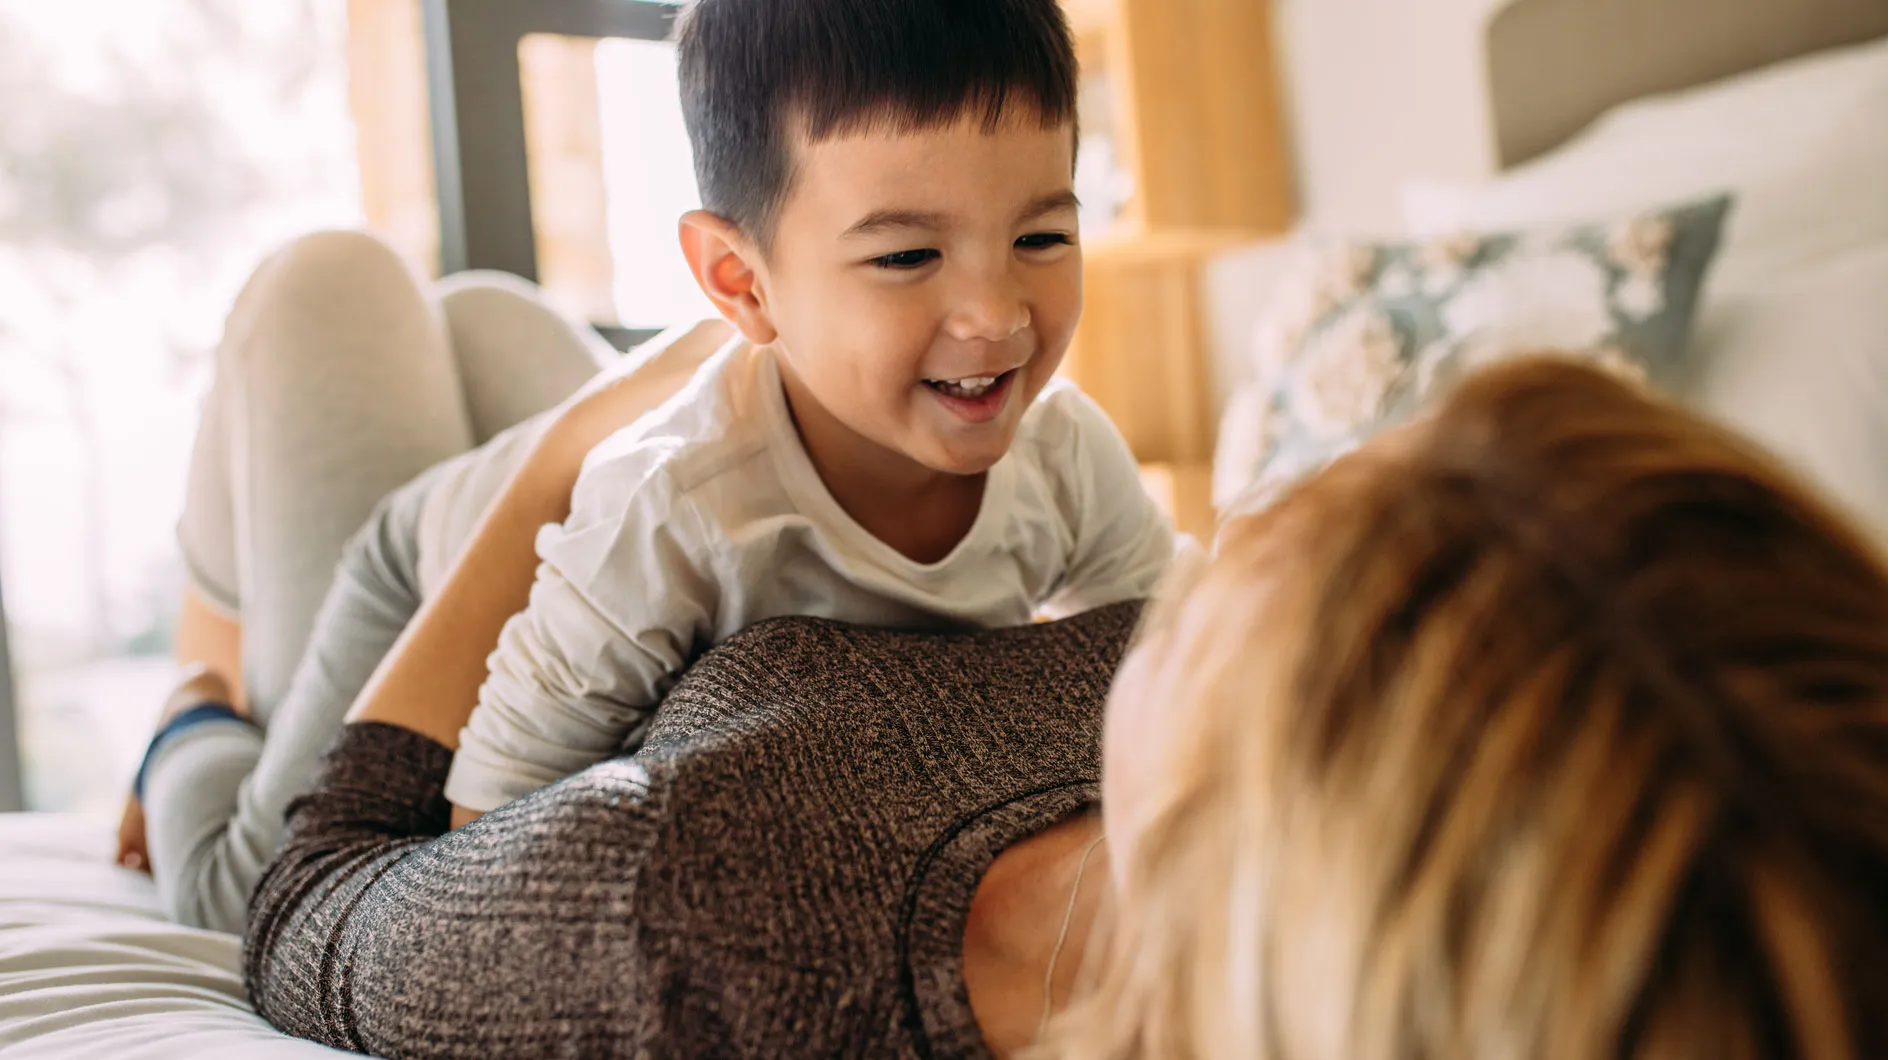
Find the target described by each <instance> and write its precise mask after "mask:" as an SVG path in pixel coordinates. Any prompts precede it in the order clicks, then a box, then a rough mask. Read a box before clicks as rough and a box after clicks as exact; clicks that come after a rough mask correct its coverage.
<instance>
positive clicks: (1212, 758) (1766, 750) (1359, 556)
mask: <svg viewBox="0 0 1888 1060" xmlns="http://www.w3.org/2000/svg"><path fill="white" fill-rule="evenodd" d="M1173 596H1174V598H1173V599H1171V600H1169V601H1168V602H1166V603H1164V604H1163V605H1161V606H1160V607H1158V608H1157V609H1156V612H1155V614H1154V616H1153V617H1152V618H1151V619H1150V622H1149V627H1148V628H1147V629H1146V630H1144V631H1143V634H1142V637H1141V640H1140V643H1139V645H1138V647H1137V648H1136V649H1135V650H1134V651H1133V652H1132V653H1131V654H1130V656H1129V658H1128V661H1127V662H1126V663H1124V665H1123V670H1122V673H1121V676H1120V679H1119V681H1118V682H1117V684H1116V686H1115V688H1114V690H1113V692H1112V694H1111V696H1110V701H1109V708H1108V709H1109V716H1108V722H1107V725H1108V728H1107V739H1106V765H1105V772H1104V782H1103V788H1104V814H1105V817H1106V831H1107V836H1108V844H1109V846H1108V853H1109V857H1108V861H1109V862H1110V867H1111V869H1112V872H1111V873H1110V876H1111V877H1112V880H1111V882H1112V883H1113V885H1114V888H1115V893H1114V894H1113V896H1112V901H1111V903H1110V904H1111V906H1112V908H1113V910H1114V911H1115V913H1116V917H1115V919H1114V923H1113V925H1112V931H1111V932H1110V933H1109V934H1110V940H1109V942H1108V943H1107V944H1106V945H1105V946H1102V947H1101V948H1099V949H1096V950H1095V952H1094V955H1093V957H1092V959H1091V974H1090V976H1089V978H1090V980H1091V982H1090V984H1089V989H1088V992H1087V993H1086V996H1085V997H1084V998H1083V999H1082V1000H1081V1001H1080V1002H1079V1003H1078V1004H1077V1005H1076V1006H1075V1007H1074V1009H1073V1010H1072V1011H1071V1012H1069V1013H1067V1014H1065V1015H1064V1016H1063V1017H1062V1018H1061V1019H1060V1020H1059V1021H1058V1023H1057V1025H1056V1032H1055V1034H1054V1035H1053V1041H1054V1049H1053V1050H1052V1052H1053V1055H1057V1056H1060V1057H1063V1058H1067V1060H1103V1058H1106V1060H1125V1058H1150V1060H1151V1058H1161V1060H1189V1058H1199V1060H1206V1058H1214V1060H1218V1058H1233V1057H1238V1058H1248V1057H1251V1058H1257V1057H1267V1058H1274V1060H1388V1058H1393V1057H1397V1058H1400V1057H1430V1058H1464V1060H1466V1058H1496V1057H1503V1058H1537V1060H1552V1058H1562V1057H1564V1058H1570V1060H1571V1058H1580V1060H1593V1058H1600V1057H1607V1058H1613V1057H1618V1058H1626V1057H1635V1058H1636V1057H1644V1058H1651V1057H1699V1058H1705V1057H1712V1058H1716V1057H1725V1058H1731V1057H1737V1058H1758V1057H1763V1058H1781V1057H1816V1058H1842V1057H1850V1058H1860V1057H1872V1056H1883V1055H1888V573H1885V572H1884V568H1883V564H1882V562H1881V558H1880V557H1879V556H1878V555H1877V554H1876V553H1875V552H1874V551H1873V548H1872V546H1871V545H1870V544H1869V543H1867V542H1865V541H1864V540H1863V539H1862V538H1861V537H1860V536H1858V534H1857V533H1856V531H1855V530H1853V529H1852V528H1851V527H1850V526H1849V525H1848V524H1847V523H1846V522H1844V521H1843V520H1842V519H1841V518H1839V517H1837V516H1836V515H1834V514H1832V513H1831V511H1830V510H1829V509H1828V508H1827V507H1825V506H1824V505H1823V504H1822V503H1820V502H1819V501H1817V500H1816V499H1814V498H1812V497H1810V496H1808V495H1807V494H1806V493H1805V492H1804V491H1803V490H1802V489H1801V488H1799V487H1798V486H1796V485H1795V484H1794V483H1793V480H1792V479H1791V477H1790V476H1789V475H1787V474H1786V473H1784V472H1783V471H1782V470H1780V469H1779V468H1778V467H1777V466H1776V465H1775V464H1773V463H1772V462H1771V461H1770V460H1769V459H1767V458H1765V457H1764V456H1762V455H1761V454H1759V453H1757V452H1755V451H1753V450H1752V449H1751V448H1750V447H1749V446H1747V445H1746V444H1744V443H1743V442H1741V441H1740V440H1738V439H1737V438H1735V437H1734V436H1732V435H1730V434H1729V433H1727V432H1725V431H1723V430H1721V429H1719V428H1717V427H1715V426H1712V425H1710V424H1708V423H1706V422H1704V421H1702V420H1700V419H1698V418H1696V417H1694V416H1692V415H1690V414H1688V413H1686V412H1683V411H1681V410H1679V409H1678V408H1676V407H1674V406H1672V405H1669V404H1666V403H1665V402H1663V401H1661V400H1658V399H1656V398H1654V397H1652V396H1650V395H1648V394H1645V393H1643V392H1640V391H1638V390H1635V389H1633V388H1631V387H1629V386H1628V385H1626V384H1623V383H1620V382H1617V381H1615V380H1614V379H1612V378H1609V377H1607V376H1603V375H1601V374H1599V373H1596V372H1593V371H1591V370H1587V369H1583V368H1580V367H1577V366H1574V365H1572V364H1570V363H1564V362H1558V361H1553V360H1534V361H1529V362H1523V363H1520V364H1515V365H1510V366H1506V367H1502V368H1499V369H1496V370H1493V371H1490V372H1488V373H1486V374H1484V375H1482V376H1480V377H1477V378H1474V379H1472V380H1470V381H1469V382H1468V383H1466V384H1465V385H1464V386H1463V387H1462V388H1461V389H1460V390H1459V391H1457V392H1456V393H1455V394H1454V395H1453V396H1452V397H1451V398H1450V399H1449V400H1448V401H1447V402H1446V403H1444V405H1443V406H1442V407H1441V408H1440V409H1439V411H1438V412H1437V413H1436V414H1435V415H1433V416H1432V417H1430V418H1428V419H1427V420H1425V421H1422V422H1419V423H1417V424H1415V425H1412V426H1410V427H1407V428H1405V429H1403V430H1400V431H1398V432H1396V433H1394V434H1391V435H1388V436H1385V437H1384V438H1382V439H1380V440H1379V441H1378V442H1377V443H1375V444H1373V445H1371V446H1368V447H1366V448H1365V449H1363V450H1361V451H1359V452H1356V453H1354V454H1352V455H1350V456H1348V457H1346V458H1344V459H1342V460H1340V461H1338V462H1337V463H1336V464H1335V465H1333V466H1332V467H1331V468H1329V469H1328V470H1326V471H1325V472H1324V473H1323V474H1321V475H1319V476H1318V477H1316V478H1314V479H1312V480H1310V481H1309V482H1306V483H1304V484H1303V485H1301V486H1299V487H1298V488H1297V489H1295V490H1294V491H1293V492H1291V493H1289V494H1288V495H1286V496H1285V497H1284V498H1283V499H1282V500H1281V501H1280V502H1279V503H1277V504H1276V505H1274V506H1272V507H1270V508H1268V509H1267V510H1265V511H1264V512H1263V513H1261V514H1257V515H1253V516H1248V517H1245V518H1242V519H1239V520H1236V521H1234V522H1232V523H1230V524H1229V525H1227V526H1226V527H1225V528H1224V529H1223V531H1222V534H1221V537H1220V542H1219V546H1218V549H1217V551H1216V554H1215V556H1214V558H1213V559H1212V561H1211V563H1210V565H1208V566H1207V568H1206V569H1205V570H1204V572H1203V573H1202V574H1201V575H1200V576H1199V578H1198V580H1197V581H1196V582H1195V583H1194V584H1193V585H1192V586H1191V587H1190V588H1188V589H1186V590H1185V591H1184V592H1180V593H1176V594H1173Z"/></svg>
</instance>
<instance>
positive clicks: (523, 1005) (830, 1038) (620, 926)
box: [245, 604, 1140, 1058]
mask: <svg viewBox="0 0 1888 1060" xmlns="http://www.w3.org/2000/svg"><path fill="white" fill-rule="evenodd" d="M1139 614H1140V606H1139V605H1138V604H1121V605H1116V606H1113V607H1108V608H1103V609H1100V610H1096V611H1091V612H1088V613H1087V614H1083V615H1078V616H1076V617H1074V618H1070V619H1066V620H1064V621H1061V622H1055V623H1045V624H1040V625H1033V626H1025V627H1020V628H1014V629H1004V630H995V631H989V632H981V633H966V634H923V633H901V632H892V631H885V630H871V629H863V628H859V627H853V626H847V625H843V624H839V623H834V622H826V621H820V620H815V619H800V618H793V619H781V620H777V621H773V622H768V623H764V624H762V625H759V626H756V627H754V628H753V629H751V630H749V631H747V632H746V633H743V634H741V635H740V636H738V637H736V638H734V639H733V640H730V641H729V642H728V643H727V644H725V645H724V646H722V647H721V648H719V649H716V650H715V651H713V652H711V653H709V654H707V655H706V656H704V657H703V658H702V659H701V660H700V661H699V662H698V663H696V664H695V666H694V667H693V668H692V669H691V670H690V671H689V672H688V673H687V675H686V676H685V677H684V678H683V680H682V681H681V682H680V683H679V684H678V685H677V687H676V688H675V690H674V691H673V692H671V693H670V695H669V697H668V698H667V700H666V701H665V702H664V704H663V706H662V708H661V709H660V710H659V711H658V712H657V716H656V720H655V722H654V724H653V726H652V727H651V729H650V731H649V734H648V740H647V743H646V744H645V745H644V746H643V747H642V748H641V749H640V750H639V751H637V752H636V753H635V754H633V755H626V756H622V757H618V758H615V759H612V760H610V761H608V762H604V763H602V764H600V765H597V766H595V767H592V768H591V769H588V770H586V771H584V772H583V773H580V774H578V775H576V776H574V777H571V778H568V779H567V780H564V781H562V782H560V783H558V784H555V785H553V786H551V787H549V788H545V789H543V790H541V791H538V792H536V793H535V794H533V795H531V796H529V797H527V798H525V799H522V800H520V801H518V802H516V803H513V804H511V805H509V806H506V807H504V808H503V809H501V810H499V811H497V812H495V813H491V814H488V815H486V816H484V817H482V818H480V819H479V820H478V821H477V822H475V823H473V824H472V825H470V826H468V827H466V828H464V829H461V830H460V831H457V832H452V833H450V834H445V833H446V828H447V821H448V818H449V811H450V807H449V805H448V803H447V802H446V800H445V797H444V794H443V787H444V783H445V778H446V773H447V771H448V769H449V768H450V766H451V761H452V755H451V753H450V752H449V751H447V750H446V749H445V748H444V747H441V746H440V745H438V744H436V743H434V742H432V741H430V740H428V739H426V738H424V737H421V736H418V735H417V734H414V733H412V732H409V731H407V730H405V729H400V728H396V727H392V726H387V725H379V724H356V725H349V726H346V727H345V728H344V729H343V731H342V734H341V736H340V738H339V740H338V742H337V744H336V746H335V748H334V750H332V751H331V752H330V753H329V755H328V757H327V758H326V759H325V761H324V764H323V767H322V771H321V774H320V777H319V779H318V781H317V783H316V785H315V787H314V789H313V791H312V792H311V793H310V794H308V795H306V796H304V797H302V798H300V799H298V800H297V801H296V802H295V803H294V804H293V805H292V806H291V807H290V810H289V819H288V833H287V838H286V840H285V842H284V846H283V848H282V850H281V852H280V854H279V855H278V856H277V858H276V860H275V862H274V864H273V865H272V866H271V867H270V869H269V870H268V872H267V873H266V874H265V875H264V877H263V880H262V883H261V885H260V887H259V888H258V890H257V892H256V896H255V899H254V903H253V905H252V907H251V916H250V923H249V931H248V936H247V940H246V947H245V951H246V952H245V966H246V967H245V971H246V975H247V979H248V984H249V990H250V994H251V996H252V997H253V999H254V1000H255V1003H256V1007H257V1008H258V1009H259V1010H260V1011H261V1012H262V1013H263V1015H265V1016H266V1017H267V1018H268V1019H269V1020H270V1021H271V1022H273V1023H274V1024H275V1025H276V1026H277V1027H279V1028H281V1029H282V1030H284V1031H287V1032H289V1033H291V1034H296V1035H299V1036H301V1037H305V1038H311V1039H314V1040H316V1041H319V1042H324V1043H327V1044H329V1045H334V1046H338V1047H341V1048H346V1049H353V1050H357V1051H361V1052H369V1053H373V1054H376V1055H382V1056H388V1057H494V1056H504V1057H519V1058H523V1057H539V1056H542V1057H609V1056H624V1057H632V1056H633V1057H643V1056H647V1057H685V1056H716V1057H735V1056H751V1057H769V1058H778V1057H796V1056H809V1057H811V1056H819V1057H827V1056H841V1057H907V1056H909V1057H958V1056H986V1055H988V1054H987V1051H986V1049H985V1047H984V1044H983V1040H982V1036H981V1034H980V1033H979V1031H978V1029H977V1027H976V1024H975V1021H974V1020H973V1019H972V1018H971V1013H970V1007H969V1002H968V998H967V995H966V992H965V988H964V983H963V976H962V945H963V932H964V924H965V919H966V917H967V915H968V913H969V909H970V903H971V899H972V897H973V895H974V893H975V890H976V887H977V884H978V881H979V880H980V879H981V878H982V875H983V873H984V871H985V869H986V868H987V867H988V865H989V863H990V861H991V860H992V859H993V858H994V857H995V856H996V855H997V854H998V853H1000V852H1001V851H1002V850H1003V849H1004V848H1006V847H1007V846H1009V845H1010V844H1012V843H1014V842H1016V841H1018V840H1020V839H1022V838H1025V837H1027V836H1029V835H1033V834H1035V833H1036V832H1038V831H1041V830H1042V829H1044V828H1046V827H1048V826H1049V825H1050V824H1053V823H1054V822H1055V821H1057V820H1060V819H1062V818H1064V817H1066V816H1067V815H1068V814H1070V813H1072V812H1075V811H1077V810H1079V809H1080V808H1082V807H1083V806H1086V805H1088V804H1090V803H1092V802H1093V801H1094V800H1095V798H1096V795H1097V784H1098V782H1099V777H1100V733H1101V717H1102V704H1103V701H1104V698H1105V696H1106V693H1107V688H1108V684H1109V682H1110V680H1111V678H1112V677H1113V674H1114V671H1115V667H1116V665H1117V664H1118V662H1119V661H1120V658H1121V655H1122V653H1123V651H1124V650H1125V648H1126V646H1127V643H1128V639H1129V635H1130V633H1131V632H1132V630H1133V627H1134V623H1135V621H1136V620H1137V618H1138V617H1139Z"/></svg>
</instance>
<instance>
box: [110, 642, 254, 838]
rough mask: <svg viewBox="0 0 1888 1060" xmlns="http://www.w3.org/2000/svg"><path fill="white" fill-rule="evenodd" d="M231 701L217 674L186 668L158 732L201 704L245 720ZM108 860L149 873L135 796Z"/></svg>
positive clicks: (167, 703)
mask: <svg viewBox="0 0 1888 1060" xmlns="http://www.w3.org/2000/svg"><path fill="white" fill-rule="evenodd" d="M234 699H235V697H234V696H232V695H230V686H229V682H228V681H226V680H224V679H223V677H222V675H221V674H218V673H217V672H215V671H214V670H211V669H210V668H208V667H206V666H202V665H193V666H189V667H186V668H185V669H184V675H183V678H182V679H181V680H179V681H178V682H177V687H175V688H173V689H172V690H171V693H170V696H169V698H167V699H165V700H164V709H163V711H162V712H161V713H159V714H158V716H157V728H158V729H162V728H163V727H164V725H165V724H166V723H168V722H169V721H170V719H172V718H174V717H176V716H177V715H179V714H181V713H183V712H184V711H186V710H189V709H190V708H191V707H194V706H197V705H199V704H202V703H226V704H232V709H234V710H236V711H237V712H238V713H240V714H244V716H245V717H247V714H246V713H244V711H243V708H242V706H241V705H239V704H234V703H233V700H234ZM112 860H114V861H116V862H117V863H118V864H120V865H123V866H124V867H125V868H128V869H136V870H138V871H139V872H143V873H146V874H149V873H150V871H151V852H150V849H149V847H148V846H147V845H146V841H145V834H144V803H143V802H141V801H139V799H138V797H137V796H136V795H135V794H134V795H128V796H126V797H125V808H124V812H123V813H122V814H121V815H119V818H118V852H117V854H116V855H115V856H114V857H113V859H112Z"/></svg>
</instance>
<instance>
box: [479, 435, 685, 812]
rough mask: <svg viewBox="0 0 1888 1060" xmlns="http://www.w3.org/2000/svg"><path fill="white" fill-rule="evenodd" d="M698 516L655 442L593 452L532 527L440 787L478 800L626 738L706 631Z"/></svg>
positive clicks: (512, 793)
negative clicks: (533, 552) (514, 590)
mask: <svg viewBox="0 0 1888 1060" xmlns="http://www.w3.org/2000/svg"><path fill="white" fill-rule="evenodd" d="M597 455H598V456H601V455H602V454H597ZM704 525H705V524H704V521H703V518H702V516H701V515H700V513H699V512H698V511H697V510H696V509H695V508H694V507H693V506H691V505H690V504H689V502H688V500H687V498H686V496H684V495H683V493H682V492H681V491H680V490H679V489H678V488H677V487H676V485H675V483H674V481H673V479H672V478H671V477H670V475H669V474H668V473H667V471H666V469H665V465H664V460H663V453H662V452H661V450H660V448H659V447H657V446H654V445H649V444H645V445H643V446H640V447H635V448H631V449H629V450H628V451H627V452H623V453H619V454H615V455H609V456H603V457H602V458H601V459H597V458H596V457H595V456H593V459H592V460H591V462H589V463H588V464H587V465H586V467H585V468H584V471H583V474H582V475H581V476H580V477H579V478H578V481H577V487H576V490H575V491H574V493H573V495H572V500H571V514H570V517H569V519H567V520H566V521H565V522H564V523H562V524H561V525H551V526H546V527H545V528H544V529H543V530H541V531H540V532H539V534H538V542H537V545H538V557H539V559H540V561H541V562H540V563H539V566H538V573H537V581H536V583H535V584H534V585H533V586H532V588H531V598H530V603H529V604H528V605H527V606H526V607H525V609H524V610H523V611H521V612H519V613H518V614H517V615H514V616H513V617H512V619H511V621H509V622H507V623H506V624H505V628H504V632H503V633H502V634H501V635H500V637H499V642H498V649H497V651H496V652H494V653H493V655H492V657H491V660H490V663H489V667H490V672H489V673H488V675H487V677H486V680H485V684H484V686H483V687H482V688H480V690H479V704H478V707H477V709H475V710H474V711H473V712H472V716H471V718H470V719H469V720H468V721H467V723H466V726H465V728H464V730H463V731H462V732H461V734H460V745H459V751H458V754H457V755H456V756H455V758H454V760H453V766H452V774H451V777H450V778H449V780H448V781H447V785H446V794H447V797H448V798H450V799H451V800H452V801H453V802H454V803H456V804H458V805H460V806H464V807H467V808H468V809H473V810H478V811H481V812H484V811H490V810H493V809H496V808H497V807H499V806H502V805H504V804H505V803H507V802H510V801H512V800H513V799H516V798H519V797H520V796H523V795H525V794H528V793H529V792H532V791H535V790H536V789H538V788H540V787H543V786H544V785H546V784H549V783H552V782H554V781H557V780H560V779H562V778H563V777H566V776H569V775H571V774H573V773H576V772H578V771H580V770H582V769H584V768H586V767H588V766H591V765H594V764H596V763H597V762H600V761H602V760H603V759H605V758H608V757H610V756H611V755H613V754H616V753H618V752H619V751H621V750H623V749H624V747H625V746H626V745H627V744H629V743H630V742H632V741H633V739H634V737H635V736H636V735H637V734H638V733H639V732H640V730H641V729H642V728H643V727H644V726H645V724H646V723H647V721H648V718H649V715H650V714H651V712H652V711H653V710H654V708H655V706H656V704H657V703H658V702H660V700H661V699H662V696H663V695H664V694H665V693H666V692H667V691H668V689H669V686H670V685H671V684H672V683H673V682H674V679H675V676H676V674H678V673H679V672H680V671H681V669H682V668H683V667H684V666H685V665H686V664H687V663H688V661H689V659H690V658H692V657H693V655H694V653H695V652H696V651H697V650H699V648H700V647H702V646H704V645H705V644H706V642H707V641H708V639H709V638H710V636H711V632H712V629H713V623H714V616H715V613H716V610H717V590H716V585H717V582H716V579H715V578H714V576H713V574H712V572H711V571H710V569H709V562H708V556H709V553H710V550H709V549H708V548H707V547H706V546H707V538H708V535H707V533H706V531H705V529H704Z"/></svg>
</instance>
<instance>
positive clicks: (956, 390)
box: [924, 368, 1016, 401]
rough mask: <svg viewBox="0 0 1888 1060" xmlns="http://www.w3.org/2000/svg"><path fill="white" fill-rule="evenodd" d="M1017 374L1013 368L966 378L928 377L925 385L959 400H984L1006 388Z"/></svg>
mask: <svg viewBox="0 0 1888 1060" xmlns="http://www.w3.org/2000/svg"><path fill="white" fill-rule="evenodd" d="M1015 374H1016V369H1014V368H1012V369H1010V370H1009V371H1007V372H1004V373H1003V374H1002V375H987V376H972V377H969V378H965V379H926V380H925V381H924V385H925V386H928V387H930V388H931V389H932V390H935V391H937V392H938V393H940V394H943V395H944V396H945V397H952V398H956V399H957V400H959V401H982V400H984V399H987V398H989V397H990V396H991V395H992V394H995V393H996V392H997V391H1000V390H1002V389H1004V388H1005V387H1006V386H1007V385H1008V384H1009V381H1010V378H1011V377H1012V376H1014V375H1015Z"/></svg>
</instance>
